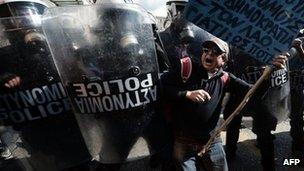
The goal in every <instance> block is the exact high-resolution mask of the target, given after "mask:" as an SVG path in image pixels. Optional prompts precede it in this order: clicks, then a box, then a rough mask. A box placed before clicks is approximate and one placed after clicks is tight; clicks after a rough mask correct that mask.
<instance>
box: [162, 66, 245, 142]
mask: <svg viewBox="0 0 304 171" xmlns="http://www.w3.org/2000/svg"><path fill="white" fill-rule="evenodd" d="M162 84H163V89H164V90H163V92H164V96H165V98H166V100H167V103H169V104H170V105H171V106H172V107H171V113H172V126H173V129H174V131H175V132H182V134H185V135H187V136H189V137H193V138H195V139H198V140H201V141H203V142H205V141H206V140H208V139H209V135H210V132H211V131H212V130H214V129H215V127H216V125H217V122H218V120H219V115H220V109H221V100H222V98H223V95H224V94H225V92H235V93H239V94H245V92H246V91H247V90H248V89H249V88H250V84H247V83H246V82H244V81H242V80H240V79H238V78H236V77H235V76H234V75H232V74H230V73H226V72H224V71H222V70H219V71H218V72H217V74H216V75H215V76H213V77H211V78H210V79H208V73H207V71H206V70H204V69H202V66H196V65H194V68H193V70H192V74H191V76H190V78H189V79H188V80H187V81H186V82H185V83H184V82H183V81H182V79H181V77H180V73H179V72H176V71H173V70H171V71H170V72H168V73H165V74H164V75H163V76H162ZM198 89H203V90H205V91H207V92H208V93H209V94H210V96H211V100H210V101H208V102H206V103H198V102H193V101H191V100H189V99H187V98H186V97H185V96H186V92H187V90H189V91H191V90H198Z"/></svg>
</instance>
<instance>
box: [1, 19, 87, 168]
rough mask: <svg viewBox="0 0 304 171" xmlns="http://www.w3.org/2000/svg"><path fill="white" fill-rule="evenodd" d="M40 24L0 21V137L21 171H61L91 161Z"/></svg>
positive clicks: (34, 21)
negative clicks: (1, 127) (4, 128)
mask: <svg viewBox="0 0 304 171" xmlns="http://www.w3.org/2000/svg"><path fill="white" fill-rule="evenodd" d="M39 21H40V22H41V16H39V15H28V16H21V17H9V18H1V19H0V57H1V62H0V84H1V85H0V87H1V88H0V123H1V125H4V126H7V127H11V128H13V129H11V130H12V131H9V132H6V134H5V135H4V134H2V133H1V135H0V137H1V141H2V143H5V144H6V145H7V146H8V147H9V150H10V151H11V152H12V156H13V159H15V160H16V161H17V164H21V165H22V166H21V168H23V169H24V170H61V169H65V168H68V167H72V166H75V165H79V164H80V163H82V162H85V161H87V160H89V159H90V155H89V153H88V151H87V148H86V145H85V142H84V140H83V139H82V136H81V132H80V131H79V127H78V124H77V121H76V119H75V116H74V114H73V112H72V109H71V105H70V102H69V100H68V98H67V93H66V91H65V90H64V88H63V85H62V83H61V82H60V79H59V75H58V72H57V70H56V68H55V65H54V62H53V60H52V58H51V55H50V52H49V50H48V46H47V44H46V40H45V36H44V35H43V34H42V29H41V25H40V23H39ZM17 164H16V165H17ZM2 166H3V165H2ZM1 169H3V170H6V167H5V166H4V167H1ZM15 169H16V168H15ZM15 169H13V170H15ZM8 170H11V169H8Z"/></svg>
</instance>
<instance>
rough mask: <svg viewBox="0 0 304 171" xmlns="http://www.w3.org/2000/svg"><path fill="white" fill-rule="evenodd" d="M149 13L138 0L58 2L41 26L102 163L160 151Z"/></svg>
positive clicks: (93, 152) (91, 146)
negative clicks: (121, 0)
mask: <svg viewBox="0 0 304 171" xmlns="http://www.w3.org/2000/svg"><path fill="white" fill-rule="evenodd" d="M149 18H150V17H149V16H148V14H147V12H146V11H144V10H143V9H141V8H140V7H139V6H137V5H135V4H110V3H109V4H103V5H102V6H99V5H96V6H78V7H62V8H54V9H51V10H49V11H48V13H47V14H46V15H45V18H44V20H43V30H44V33H45V34H46V36H47V38H48V41H49V46H50V49H51V52H52V55H53V58H54V60H55V64H56V67H57V69H58V71H59V73H60V77H61V79H62V81H63V84H64V86H65V87H66V89H67V91H68V95H69V97H70V100H71V102H72V105H73V109H74V111H75V113H76V117H77V120H78V123H79V125H80V129H81V131H82V133H83V136H84V138H85V141H86V144H87V146H88V148H89V150H90V153H91V155H92V156H93V157H94V158H95V159H96V160H98V161H100V162H102V163H118V162H124V161H129V160H134V159H137V158H141V157H145V156H148V155H150V154H153V153H155V152H157V151H159V150H160V149H162V148H163V147H164V145H165V143H164V142H166V138H167V137H168V136H166V134H165V133H166V131H167V129H166V127H165V123H164V120H163V118H162V115H161V114H160V113H159V112H160V111H159V100H158V85H157V81H158V64H157V58H156V52H155V44H154V37H153V32H152V27H151V22H150V21H149Z"/></svg>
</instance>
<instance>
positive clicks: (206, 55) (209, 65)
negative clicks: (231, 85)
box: [201, 45, 225, 73]
mask: <svg viewBox="0 0 304 171" xmlns="http://www.w3.org/2000/svg"><path fill="white" fill-rule="evenodd" d="M224 55H225V53H224V52H222V51H221V50H220V48H219V47H217V46H216V45H208V46H204V47H203V54H202V56H201V62H202V65H203V67H204V68H205V69H206V70H207V71H208V72H211V73H213V72H215V71H217V70H218V69H219V68H221V67H222V66H223V65H224V64H225V61H224V59H223V56H224Z"/></svg>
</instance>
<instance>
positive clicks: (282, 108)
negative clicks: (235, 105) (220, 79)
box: [231, 48, 291, 129]
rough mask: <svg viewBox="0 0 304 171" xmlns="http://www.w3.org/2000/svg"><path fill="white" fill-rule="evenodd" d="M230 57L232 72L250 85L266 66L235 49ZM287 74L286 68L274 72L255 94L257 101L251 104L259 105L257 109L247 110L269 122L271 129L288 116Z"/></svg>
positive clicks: (288, 82) (288, 93) (288, 85)
mask: <svg viewBox="0 0 304 171" xmlns="http://www.w3.org/2000/svg"><path fill="white" fill-rule="evenodd" d="M231 57H232V58H233V59H232V60H231V61H233V64H232V65H233V66H234V67H232V68H234V69H233V70H234V71H232V72H234V73H235V74H236V75H237V76H238V77H240V78H242V79H243V80H245V81H247V82H248V83H251V84H254V83H255V82H256V81H257V80H258V79H259V78H260V76H261V75H262V73H263V70H264V68H265V65H266V64H264V63H262V62H260V61H258V60H256V59H254V58H251V57H250V56H248V55H247V54H245V53H243V52H241V51H240V50H238V49H235V48H233V50H232V55H231ZM288 72H289V70H288V67H287V68H286V69H279V70H274V71H273V72H272V74H271V76H270V78H269V80H268V83H264V85H263V86H262V87H263V88H262V89H259V91H258V92H257V93H256V94H258V95H257V96H258V99H255V101H253V102H252V103H254V104H259V105H258V106H259V107H258V108H255V109H248V110H249V111H250V110H252V111H253V110H256V112H255V113H256V115H257V116H256V117H258V118H261V120H263V121H266V120H269V123H267V124H269V125H273V126H269V127H273V129H275V126H276V124H277V123H279V122H282V121H284V120H285V119H286V118H287V117H288V115H289V114H290V110H291V107H290V78H289V74H288ZM266 115H269V116H266Z"/></svg>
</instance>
